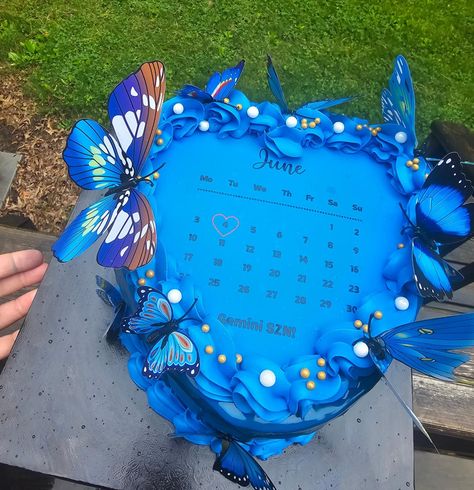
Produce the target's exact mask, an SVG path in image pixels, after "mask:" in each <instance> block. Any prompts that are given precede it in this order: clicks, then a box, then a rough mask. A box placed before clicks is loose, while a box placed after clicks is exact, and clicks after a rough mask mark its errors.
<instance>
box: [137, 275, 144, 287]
mask: <svg viewBox="0 0 474 490" xmlns="http://www.w3.org/2000/svg"><path fill="white" fill-rule="evenodd" d="M137 283H138V285H139V286H144V285H145V284H146V281H145V279H144V278H143V277H140V279H138V281H137Z"/></svg>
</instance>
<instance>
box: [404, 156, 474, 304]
mask: <svg viewBox="0 0 474 490" xmlns="http://www.w3.org/2000/svg"><path fill="white" fill-rule="evenodd" d="M472 192H473V188H472V184H471V181H470V180H468V179H467V178H466V176H465V175H464V173H463V171H462V164H461V161H460V158H459V155H458V154H457V153H449V154H448V155H446V156H445V157H444V158H443V159H441V160H440V161H439V163H438V164H437V165H436V166H435V167H434V168H433V170H432V171H431V172H430V174H429V175H428V177H427V178H426V180H425V182H424V184H423V187H422V188H421V190H420V191H419V192H418V193H417V194H415V196H413V197H412V198H411V199H410V201H409V203H408V208H407V210H403V212H404V214H405V216H406V218H407V220H408V222H409V225H408V226H407V227H405V229H404V231H405V232H406V233H407V234H408V236H409V237H410V238H411V243H412V265H413V276H414V279H415V284H416V287H417V289H418V292H419V293H420V294H421V296H423V297H432V298H434V299H436V300H438V301H442V300H443V299H445V297H448V298H452V296H453V283H455V282H456V281H458V280H459V281H460V280H462V276H461V274H459V272H457V271H456V270H455V269H454V268H453V267H451V266H450V265H449V264H448V263H447V262H446V261H445V260H443V259H442V258H441V256H440V255H439V251H438V247H439V246H440V245H446V244H450V243H456V242H459V241H462V240H464V239H466V238H468V237H469V236H471V235H472V233H473V229H474V226H473V224H474V203H470V204H464V203H465V201H466V200H467V199H468V198H469V197H470V196H471V195H472Z"/></svg>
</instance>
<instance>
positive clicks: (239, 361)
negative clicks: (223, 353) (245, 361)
mask: <svg viewBox="0 0 474 490" xmlns="http://www.w3.org/2000/svg"><path fill="white" fill-rule="evenodd" d="M235 362H236V363H237V364H240V363H241V362H242V356H241V355H240V354H235Z"/></svg>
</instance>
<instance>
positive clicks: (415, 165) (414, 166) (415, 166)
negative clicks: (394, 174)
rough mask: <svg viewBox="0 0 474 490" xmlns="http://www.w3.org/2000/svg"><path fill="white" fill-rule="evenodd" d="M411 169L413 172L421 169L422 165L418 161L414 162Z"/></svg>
mask: <svg viewBox="0 0 474 490" xmlns="http://www.w3.org/2000/svg"><path fill="white" fill-rule="evenodd" d="M411 169H412V170H413V172H416V171H418V170H419V169H420V166H419V165H418V164H417V163H414V164H413V167H412V168H411Z"/></svg>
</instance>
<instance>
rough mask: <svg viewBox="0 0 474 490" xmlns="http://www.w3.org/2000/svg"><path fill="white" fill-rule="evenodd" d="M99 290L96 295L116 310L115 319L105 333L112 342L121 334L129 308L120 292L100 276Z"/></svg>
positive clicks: (97, 282) (96, 279) (97, 277)
mask: <svg viewBox="0 0 474 490" xmlns="http://www.w3.org/2000/svg"><path fill="white" fill-rule="evenodd" d="M95 282H96V284H97V287H98V289H96V293H97V295H98V296H99V298H100V299H101V300H102V301H103V302H104V303H105V304H106V305H108V306H111V307H112V308H113V309H114V318H113V320H112V322H111V323H110V324H109V326H108V327H107V330H106V331H105V337H106V339H107V340H108V341H109V342H111V341H113V340H115V339H116V338H117V336H118V334H119V332H120V324H121V321H122V318H123V316H124V313H125V309H126V307H127V305H126V303H125V301H124V300H123V298H122V295H121V294H120V292H119V291H118V290H117V289H116V288H115V287H114V286H112V284H110V282H109V281H107V280H106V279H104V278H103V277H100V276H95Z"/></svg>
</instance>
